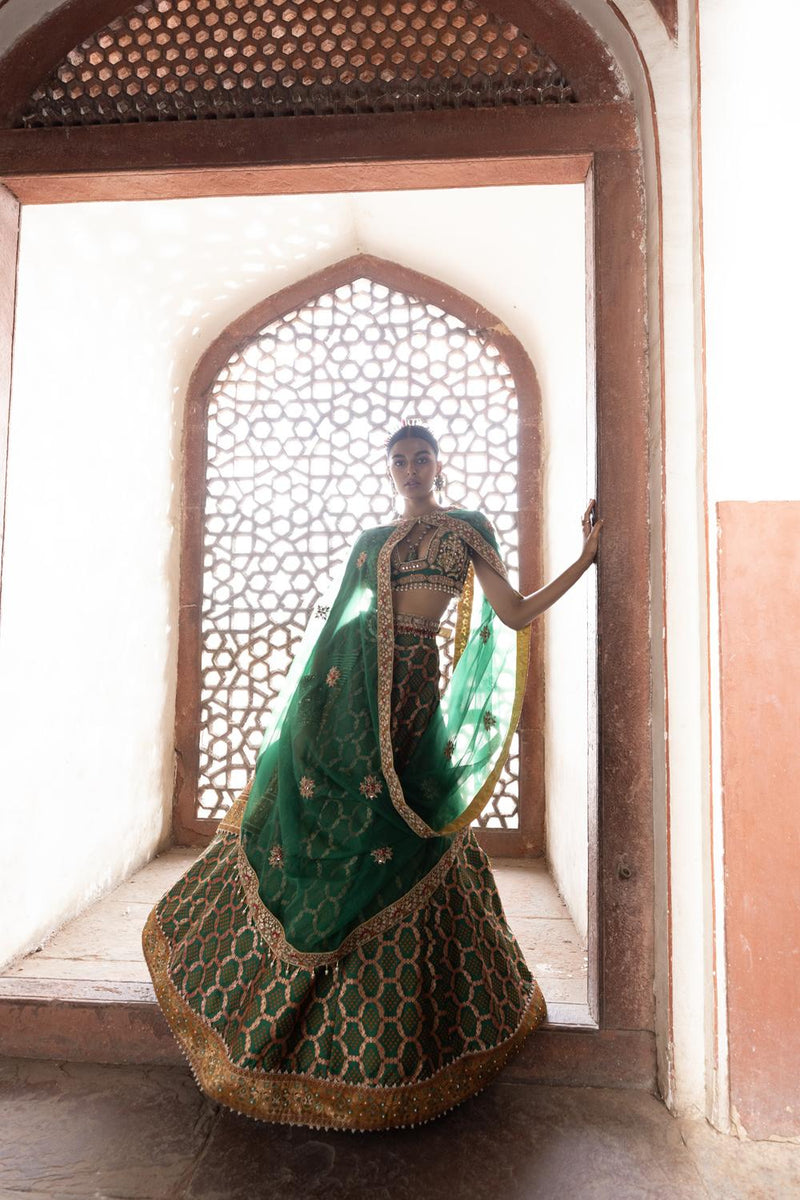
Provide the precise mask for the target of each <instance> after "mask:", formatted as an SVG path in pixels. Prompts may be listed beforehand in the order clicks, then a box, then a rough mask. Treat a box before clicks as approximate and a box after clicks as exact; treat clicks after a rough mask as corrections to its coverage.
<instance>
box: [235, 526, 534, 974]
mask: <svg viewBox="0 0 800 1200" xmlns="http://www.w3.org/2000/svg"><path fill="white" fill-rule="evenodd" d="M426 516H427V514H426ZM429 519H430V521H433V522H436V523H442V524H445V525H447V526H448V527H449V528H451V529H452V530H454V531H456V532H457V533H458V535H459V536H460V537H461V538H462V539H463V541H464V542H465V543H466V545H467V547H468V549H469V551H470V552H471V555H472V556H473V557H474V556H475V555H480V556H481V557H482V558H484V559H485V560H486V561H487V562H488V563H489V565H490V566H491V567H492V568H493V569H494V570H495V571H497V572H498V573H499V574H501V575H503V576H504V577H505V575H506V571H505V567H504V566H503V563H502V561H501V559H500V556H499V553H498V547H497V539H496V537H495V534H494V530H493V529H492V526H491V524H490V522H489V521H488V520H487V519H486V518H485V517H484V516H482V515H481V514H480V513H477V512H471V511H467V510H453V509H450V510H444V509H443V510H441V511H436V512H434V513H433V514H430V518H429ZM413 523H414V521H413V520H409V519H404V520H401V521H399V522H397V523H395V524H394V525H390V526H381V527H379V528H377V529H371V530H368V531H366V532H365V533H362V534H361V536H360V537H359V538H358V540H357V541H356V543H355V545H354V547H353V549H352V552H351V554H350V557H349V560H348V562H347V564H346V566H345V568H344V571H343V573H342V576H341V580H340V582H339V583H338V586H337V588H336V590H335V592H334V594H333V598H332V599H331V600H330V602H328V601H325V602H323V603H321V604H319V605H317V606H316V607H315V610H314V612H313V614H312V617H311V620H310V621H309V627H308V629H307V632H306V635H305V637H304V639H303V641H302V642H301V645H300V647H299V650H298V652H297V654H296V655H295V658H294V661H293V665H292V668H291V670H290V672H289V676H288V678H287V681H286V684H285V686H284V688H283V691H282V693H281V696H280V697H279V698H278V700H277V702H276V704H275V706H274V708H273V710H272V712H271V716H270V721H269V724H268V725H267V728H266V730H265V732H264V738H263V741H262V744H261V748H260V750H259V754H258V759H257V763H256V771H255V775H254V778H253V780H252V781H251V784H250V787H249V794H248V793H247V792H246V793H245V794H243V796H242V797H241V798H240V800H239V801H238V802H237V805H236V806H234V810H233V811H232V812H231V814H229V818H228V819H227V820H226V821H225V822H223V827H228V828H237V827H238V828H239V829H240V846H239V858H238V862H239V871H240V876H241V882H242V885H243V887H244V891H245V895H246V897H247V902H248V906H249V909H250V912H251V915H252V917H253V919H254V921H255V922H256V925H257V927H258V928H259V931H260V932H261V933H262V935H263V936H264V937H265V938H266V940H267V943H268V945H269V946H270V948H271V950H272V952H273V953H274V955H275V957H276V958H278V959H281V960H283V961H285V962H287V963H292V964H294V965H297V966H302V967H306V968H313V967H315V966H319V965H323V964H328V963H331V962H335V961H336V960H337V959H338V958H339V957H341V955H343V954H345V953H347V952H349V951H350V950H352V949H353V947H354V946H356V945H360V944H362V943H363V942H365V941H368V940H369V939H370V938H372V937H374V936H375V935H376V934H377V933H380V932H382V931H384V930H387V929H389V928H390V927H391V926H393V925H395V924H397V923H398V921H399V920H400V919H401V918H402V917H403V916H404V915H405V914H407V913H408V912H409V911H416V910H417V909H419V908H420V907H421V906H422V904H423V903H424V901H425V900H426V899H427V897H428V896H430V895H431V893H432V892H433V891H434V890H435V888H436V887H437V885H438V883H439V882H440V881H441V880H442V879H443V878H444V876H445V874H446V873H447V870H448V868H449V866H450V864H451V862H452V859H453V855H454V853H455V850H456V848H457V845H458V842H459V840H460V838H461V837H463V836H464V833H463V831H465V830H466V828H467V826H468V825H469V824H470V823H471V822H472V821H473V820H474V818H475V817H476V816H477V815H478V814H479V812H480V811H481V809H482V808H483V807H484V805H485V804H486V802H487V801H488V800H489V798H490V797H491V794H492V791H493V790H494V787H495V784H496V782H497V779H498V777H499V775H500V771H501V770H502V767H503V764H504V763H505V760H506V758H507V756H508V751H509V746H510V743H511V738H512V735H513V733H514V730H515V728H516V725H517V722H518V720H519V715H520V709H521V706H522V698H523V694H524V690H525V677H526V673H527V663H528V648H529V636H530V631H529V630H528V629H525V630H523V631H521V632H520V633H516V632H514V631H513V630H511V629H509V628H508V627H507V626H505V625H503V624H502V623H501V622H500V621H499V620H497V619H496V617H495V614H494V611H493V610H492V608H491V606H490V605H489V603H488V601H487V600H486V599H485V598H481V601H476V602H473V596H472V567H471V566H470V572H469V577H468V581H467V584H466V586H465V589H464V593H463V595H462V598H461V601H460V603H459V610H458V616H457V620H456V630H455V639H456V644H455V647H454V661H455V666H454V670H453V673H452V677H451V679H450V682H449V684H448V686H447V688H446V689H445V692H444V695H443V697H442V702H441V706H440V707H439V708H438V709H437V710H436V711H435V713H434V715H433V717H432V718H431V720H430V722H429V723H428V726H427V728H426V729H425V732H424V733H423V734H422V737H421V739H420V741H419V743H418V744H417V746H416V747H415V749H414V752H413V754H412V755H411V758H410V759H409V761H408V763H407V765H406V766H405V767H404V768H403V770H402V771H401V772H399V773H398V772H397V771H396V770H395V766H394V762H393V756H392V741H391V734H390V720H391V690H392V672H393V660H394V613H393V608H392V593H391V581H390V555H391V552H392V549H393V548H394V546H395V545H397V543H398V542H399V541H401V540H402V538H403V537H405V535H406V534H407V533H408V531H409V529H410V528H411V526H412V525H413ZM478 608H479V612H478V614H477V619H473V617H474V614H473V610H477V609H478ZM242 809H243V811H242Z"/></svg>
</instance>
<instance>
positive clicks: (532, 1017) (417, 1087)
mask: <svg viewBox="0 0 800 1200" xmlns="http://www.w3.org/2000/svg"><path fill="white" fill-rule="evenodd" d="M143 944H144V948H145V954H146V957H147V962H148V966H149V968H150V973H151V976H152V979H153V986H154V988H155V993H156V998H157V1000H158V1003H159V1005H160V1007H161V1010H162V1012H163V1013H164V1016H165V1017H166V1020H167V1024H168V1025H169V1027H170V1030H171V1031H172V1033H173V1035H174V1037H175V1038H176V1040H177V1041H178V1044H179V1045H180V1047H181V1049H182V1051H183V1053H184V1055H185V1056H186V1058H187V1060H188V1062H189V1066H190V1067H191V1070H192V1074H193V1075H194V1077H195V1079H196V1080H197V1083H198V1085H199V1086H200V1087H201V1088H202V1090H203V1091H204V1092H205V1094H206V1095H207V1096H209V1097H210V1098H211V1099H213V1100H215V1101H217V1102H218V1103H220V1104H224V1105H226V1106H227V1107H228V1108H231V1109H233V1110H234V1111H235V1112H239V1113H242V1114H244V1115H245V1116H249V1117H253V1118H254V1119H256V1120H260V1121H272V1122H276V1123H279V1124H283V1125H302V1126H305V1127H310V1128H312V1129H341V1130H349V1131H352V1132H364V1133H366V1132H370V1131H376V1130H384V1129H395V1128H398V1127H400V1126H406V1125H418V1124H422V1123H423V1122H425V1121H430V1120H433V1119H434V1118H435V1117H438V1116H441V1115H442V1114H443V1113H445V1112H447V1111H448V1110H449V1109H451V1108H453V1107H455V1105H457V1104H460V1103H462V1102H463V1101H464V1100H467V1099H468V1098H469V1097H470V1096H473V1095H474V1094H475V1093H476V1092H479V1091H481V1090H482V1089H483V1088H484V1087H486V1085H487V1084H488V1083H490V1082H491V1080H492V1079H493V1078H494V1076H495V1075H496V1074H497V1073H498V1072H499V1071H500V1070H501V1069H502V1068H503V1067H504V1066H505V1064H506V1063H507V1062H508V1060H509V1059H510V1058H511V1057H512V1056H513V1055H514V1054H515V1053H516V1052H517V1051H518V1050H519V1048H520V1046H521V1044H522V1042H523V1041H524V1040H525V1038H526V1037H527V1036H528V1034H530V1033H532V1032H533V1030H534V1029H536V1028H537V1026H539V1025H540V1024H541V1023H542V1021H543V1020H544V1018H545V1015H546V1009H545V1003H544V997H543V996H542V993H541V991H540V989H539V987H538V985H537V984H536V983H535V982H534V983H533V984H532V989H531V996H530V999H529V1001H528V1004H527V1005H526V1008H525V1010H524V1012H523V1015H522V1018H521V1020H520V1022H519V1024H518V1026H517V1028H516V1029H515V1030H514V1032H513V1033H512V1034H511V1035H510V1036H509V1037H508V1038H506V1040H505V1041H503V1042H501V1043H500V1044H499V1045H497V1046H494V1047H490V1048H488V1049H484V1050H478V1051H474V1052H471V1053H467V1054H464V1055H462V1056H461V1057H460V1058H457V1059H455V1060H454V1061H453V1062H451V1063H449V1064H448V1065H447V1066H445V1067H442V1068H441V1069H440V1070H439V1071H437V1072H435V1073H434V1074H432V1075H431V1076H429V1077H428V1078H427V1079H424V1080H420V1081H418V1082H414V1083H401V1084H396V1085H394V1086H385V1085H380V1084H364V1083H360V1084H353V1083H344V1082H342V1081H340V1080H333V1079H313V1078H310V1077H308V1076H303V1075H299V1074H295V1075H293V1074H291V1073H289V1072H283V1071H264V1072H261V1073H257V1072H254V1071H252V1070H247V1069H246V1068H243V1067H237V1066H235V1065H234V1064H233V1063H232V1062H231V1060H230V1058H229V1057H228V1055H227V1053H226V1049H225V1044H224V1042H223V1040H222V1038H221V1037H220V1035H219V1034H218V1033H216V1032H215V1031H214V1030H213V1029H211V1028H210V1026H209V1025H208V1024H206V1022H205V1021H204V1020H203V1019H202V1018H201V1017H200V1016H198V1015H197V1013H195V1012H194V1011H193V1010H192V1009H191V1008H190V1006H189V1005H188V1004H187V1003H186V1001H185V1000H184V999H183V997H182V996H181V994H180V992H179V991H178V989H177V988H176V987H175V985H174V984H173V982H172V980H171V979H170V976H169V959H170V949H169V943H168V941H167V938H166V937H165V935H164V933H163V932H162V930H161V928H160V926H159V924H158V920H157V918H156V912H155V910H153V912H151V914H150V916H149V918H148V920H147V924H146V925H145V928H144V932H143Z"/></svg>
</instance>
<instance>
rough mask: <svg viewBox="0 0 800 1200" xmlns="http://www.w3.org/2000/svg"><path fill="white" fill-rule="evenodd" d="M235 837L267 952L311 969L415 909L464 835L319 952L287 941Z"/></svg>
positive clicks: (249, 899) (444, 871)
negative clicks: (392, 896)
mask: <svg viewBox="0 0 800 1200" xmlns="http://www.w3.org/2000/svg"><path fill="white" fill-rule="evenodd" d="M465 832H466V831H465ZM228 833H230V831H229V830H226V831H225V834H228ZM223 836H224V835H223ZM237 840H238V850H237V856H236V865H237V868H238V871H239V884H240V886H241V888H242V891H243V892H244V898H245V903H246V905H247V910H248V912H249V914H250V918H251V920H252V922H253V924H254V925H255V927H256V929H257V930H258V932H259V933H260V934H261V936H262V938H263V939H264V941H265V942H266V944H267V946H268V947H269V951H270V954H271V955H272V956H273V958H276V959H278V960H279V961H280V962H283V963H287V964H288V965H289V966H294V967H302V968H303V969H304V970H306V971H313V970H314V968H315V967H325V966H330V965H331V964H333V963H335V962H336V961H337V960H338V959H340V958H341V957H342V956H343V955H345V954H349V952H350V951H351V950H354V949H355V948H356V946H360V945H361V944H362V943H363V942H368V941H370V939H372V938H374V937H376V936H377V935H378V934H380V933H384V932H385V931H386V930H387V929H391V928H392V926H393V925H396V924H397V923H398V922H399V921H402V919H403V918H404V917H407V916H408V915H409V913H413V912H417V911H418V910H419V909H420V908H421V907H422V905H423V904H424V903H425V901H426V900H427V899H428V897H429V896H430V895H431V894H432V893H433V892H435V891H436V888H437V887H438V886H439V884H440V883H441V882H442V880H443V879H444V878H445V876H446V875H447V872H448V871H449V870H450V868H451V866H452V865H453V859H454V858H455V856H456V854H457V853H458V851H459V850H460V849H461V846H462V843H463V840H464V838H463V837H460V838H454V839H453V841H452V842H451V844H450V845H449V846H448V847H447V849H446V850H445V852H444V854H443V855H442V857H441V858H440V859H439V861H438V862H437V863H436V864H435V866H433V867H432V868H431V869H430V871H428V873H427V875H423V877H422V879H420V880H419V881H418V882H417V883H415V884H414V886H413V887H412V888H411V889H410V890H409V891H407V892H404V893H403V895H402V896H400V897H399V898H398V899H397V900H394V901H393V902H392V903H391V904H388V905H387V906H386V908H382V909H381V911H380V912H379V913H376V914H375V916H374V917H370V918H369V919H368V920H366V921H363V922H362V923H361V924H360V925H357V926H356V927H355V929H353V930H351V931H350V933H348V935H347V937H345V938H344V939H343V940H342V941H341V942H340V943H339V945H338V946H337V947H336V949H335V950H327V951H325V952H322V953H310V952H307V951H305V950H298V949H297V948H296V947H295V946H293V945H292V944H291V942H290V941H288V939H287V937H286V930H285V929H284V927H283V925H282V924H281V922H280V921H279V920H278V918H277V917H276V916H275V914H274V913H272V912H270V910H269V909H268V908H267V906H266V904H265V903H264V901H263V900H262V899H261V896H260V895H259V891H258V875H257V873H256V872H255V871H254V870H253V867H252V866H251V864H250V860H249V859H248V857H247V855H246V854H245V851H244V846H243V845H242V843H241V839H240V838H238V839H237Z"/></svg>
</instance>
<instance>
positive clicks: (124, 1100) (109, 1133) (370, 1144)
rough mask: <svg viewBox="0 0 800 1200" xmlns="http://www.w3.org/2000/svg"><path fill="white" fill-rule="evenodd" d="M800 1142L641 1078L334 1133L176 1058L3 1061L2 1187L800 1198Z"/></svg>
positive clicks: (531, 1199)
mask: <svg viewBox="0 0 800 1200" xmlns="http://www.w3.org/2000/svg"><path fill="white" fill-rule="evenodd" d="M798 1196H800V1146H789V1145H783V1144H776V1143H741V1142H737V1141H735V1140H734V1139H731V1138H725V1137H722V1136H721V1135H719V1134H717V1133H715V1132H714V1131H713V1130H711V1129H710V1128H709V1126H708V1125H706V1124H705V1123H703V1122H691V1121H675V1120H673V1119H672V1118H671V1117H670V1116H669V1115H668V1113H667V1111H666V1109H665V1108H664V1106H663V1105H662V1104H661V1102H660V1101H659V1100H657V1099H655V1098H654V1097H653V1096H650V1095H648V1094H647V1093H645V1092H641V1091H608V1090H601V1089H592V1088H545V1087H537V1086H531V1085H518V1084H513V1083H503V1082H497V1083H495V1084H493V1085H492V1086H491V1087H490V1088H488V1089H487V1090H486V1091H485V1092H484V1093H482V1094H481V1095H479V1096H476V1097H474V1098H473V1099H472V1100H470V1101H468V1102H467V1103H466V1104H464V1105H462V1106H461V1107H460V1108H459V1109H456V1110H455V1111H454V1112H452V1113H450V1114H448V1115H447V1116H445V1117H442V1118H441V1119H439V1120H437V1121H433V1122H431V1123H430V1124H429V1125H424V1126H422V1127H420V1128H418V1129H407V1130H398V1131H396V1132H393V1133H385V1134H346V1133H341V1134H339V1133H321V1132H317V1131H313V1130H303V1129H288V1128H285V1127H282V1126H275V1125H263V1124H260V1123H259V1122H255V1121H250V1120H248V1119H247V1118H245V1117H239V1116H237V1115H235V1114H233V1113H230V1112H229V1111H227V1110H224V1109H220V1108H219V1107H218V1106H216V1105H214V1104H212V1103H211V1102H210V1101H208V1100H206V1099H205V1098H204V1097H203V1096H202V1095H201V1093H200V1092H199V1091H198V1090H197V1088H196V1087H195V1084H194V1082H193V1080H192V1077H191V1075H190V1074H189V1072H188V1071H187V1070H184V1069H182V1068H179V1067H150V1068H147V1067H131V1066H125V1067H113V1066H97V1065H91V1064H87V1063H71V1064H64V1063H61V1064H59V1063H50V1062H35V1061H31V1060H23V1059H14V1060H5V1061H2V1060H0V1197H1V1198H2V1200H23V1198H25V1197H27V1198H28V1200H31V1198H34V1200H35V1198H36V1197H48V1198H49V1200H90V1198H91V1200H201V1198H202V1200H262V1198H264V1200H266V1198H270V1200H271V1198H272V1197H276V1198H279V1200H315V1198H320V1200H412V1198H413V1200H484V1198H491V1200H539V1198H541V1200H564V1198H567V1200H584V1198H587V1200H606V1198H608V1200H611V1198H612V1197H613V1200H634V1198H636V1200H639V1198H654V1200H655V1198H663V1200H695V1198H700V1197H702V1198H709V1197H713V1198H715V1200H792V1198H793V1197H798Z"/></svg>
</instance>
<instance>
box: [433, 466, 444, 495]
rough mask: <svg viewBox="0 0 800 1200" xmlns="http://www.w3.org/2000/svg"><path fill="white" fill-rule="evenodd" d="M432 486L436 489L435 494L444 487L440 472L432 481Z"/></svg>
mask: <svg viewBox="0 0 800 1200" xmlns="http://www.w3.org/2000/svg"><path fill="white" fill-rule="evenodd" d="M433 486H434V487H435V488H436V491H437V492H441V490H442V488H443V487H444V475H442V473H441V471H440V472H439V473H438V474H437V476H436V478H435V479H434V481H433Z"/></svg>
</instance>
